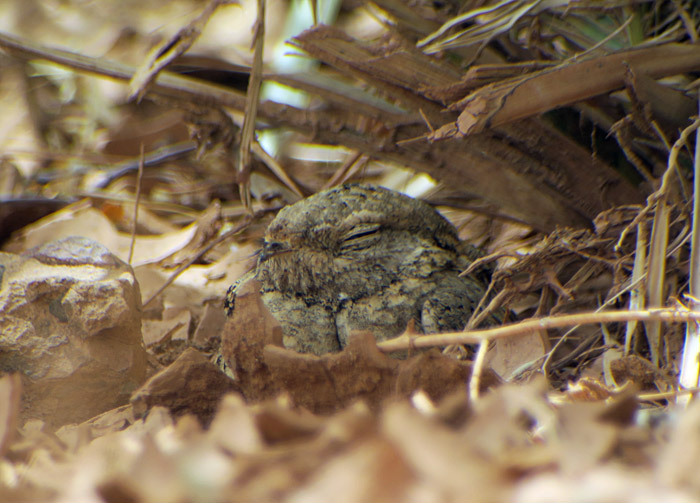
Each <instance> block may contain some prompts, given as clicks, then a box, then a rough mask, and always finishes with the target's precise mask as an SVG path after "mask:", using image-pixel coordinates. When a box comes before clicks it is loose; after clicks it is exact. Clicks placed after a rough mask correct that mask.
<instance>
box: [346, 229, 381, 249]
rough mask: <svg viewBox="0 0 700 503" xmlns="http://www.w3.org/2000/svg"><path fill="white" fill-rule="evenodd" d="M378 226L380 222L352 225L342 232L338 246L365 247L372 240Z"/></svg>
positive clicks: (347, 247) (377, 230)
mask: <svg viewBox="0 0 700 503" xmlns="http://www.w3.org/2000/svg"><path fill="white" fill-rule="evenodd" d="M380 228H381V225H380V224H369V223H365V224H357V225H354V226H352V227H351V228H350V229H349V230H348V231H347V232H346V233H345V234H343V236H342V243H341V245H340V247H341V248H342V249H349V248H365V247H366V246H369V245H370V244H372V243H373V242H374V240H375V238H376V237H377V234H378V232H379V229H380Z"/></svg>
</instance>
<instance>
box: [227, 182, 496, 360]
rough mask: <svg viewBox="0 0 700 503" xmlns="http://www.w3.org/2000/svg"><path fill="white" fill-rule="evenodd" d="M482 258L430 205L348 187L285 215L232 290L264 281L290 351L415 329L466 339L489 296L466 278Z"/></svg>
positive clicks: (231, 298)
mask: <svg viewBox="0 0 700 503" xmlns="http://www.w3.org/2000/svg"><path fill="white" fill-rule="evenodd" d="M474 256H475V249H474V248H473V247H469V245H465V244H464V243H461V242H460V241H459V239H458V237H457V232H456V230H455V228H454V227H453V226H452V224H450V223H449V222H448V221H447V220H445V218H444V217H442V216H441V215H440V214H439V213H438V212H437V211H435V210H434V209H433V208H432V207H430V206H429V205H428V204H426V203H424V202H422V201H419V200H416V199H412V198H410V197H407V196H405V195H402V194H399V193H398V192H394V191H391V190H387V189H383V188H380V187H374V186H370V185H355V184H352V185H343V186H341V187H337V188H334V189H330V190H326V191H323V192H319V193H317V194H315V195H313V196H311V197H309V198H307V199H304V200H302V201H299V202H297V203H295V204H292V205H289V206H286V207H285V208H283V209H282V210H281V211H280V212H279V213H278V214H277V217H276V218H275V219H274V220H273V221H272V223H271V224H270V226H269V227H268V229H267V231H266V233H265V243H264V245H263V248H262V250H261V251H260V255H259V257H258V263H257V266H256V268H255V270H253V271H251V272H250V273H249V274H247V275H246V276H244V277H243V278H242V279H241V280H240V281H238V282H237V283H236V284H234V285H232V286H231V288H230V289H229V292H228V296H227V301H226V308H227V311H228V313H229V314H231V313H232V312H233V309H234V308H235V297H236V290H237V288H238V285H240V284H242V283H243V282H245V281H247V280H248V279H250V278H255V279H257V280H258V281H260V283H261V285H262V287H261V294H262V299H263V302H264V303H265V305H266V306H267V308H268V309H269V310H270V312H271V313H272V314H273V316H274V317H275V318H276V319H277V320H278V321H279V322H280V324H281V326H282V330H283V332H284V344H285V346H286V347H289V348H293V349H296V350H297V351H301V352H308V353H315V354H323V353H327V352H330V351H338V350H340V349H342V348H343V347H344V346H345V345H346V344H347V341H348V337H349V336H350V334H351V332H352V331H354V330H369V331H371V332H372V333H373V334H374V335H375V337H376V338H377V340H385V339H389V338H391V337H395V336H397V335H399V334H401V333H402V332H403V331H404V330H405V328H406V325H407V324H408V322H409V321H410V320H414V321H415V328H416V329H417V330H418V331H423V332H425V333H435V332H444V331H450V330H459V329H462V328H463V327H464V325H465V324H466V322H467V320H468V318H469V316H470V314H471V313H472V311H473V309H474V307H475V306H476V304H477V303H478V302H479V300H480V299H481V297H482V295H483V294H484V291H485V288H484V285H483V284H482V283H481V282H480V281H479V280H478V279H476V278H475V277H465V278H461V277H459V276H458V275H459V273H460V272H461V271H462V270H464V269H465V268H466V267H467V266H468V265H469V263H470V259H469V257H474Z"/></svg>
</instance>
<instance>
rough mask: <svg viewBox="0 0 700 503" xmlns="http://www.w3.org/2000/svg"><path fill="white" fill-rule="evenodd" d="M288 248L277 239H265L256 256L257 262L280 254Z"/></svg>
mask: <svg viewBox="0 0 700 503" xmlns="http://www.w3.org/2000/svg"><path fill="white" fill-rule="evenodd" d="M289 251H290V248H289V246H288V245H286V244H285V243H280V242H279V241H267V240H265V243H264V244H263V247H262V250H260V255H259V256H258V264H260V263H262V262H265V261H266V260H268V259H270V258H272V257H274V256H276V255H280V254H282V253H287V252H289Z"/></svg>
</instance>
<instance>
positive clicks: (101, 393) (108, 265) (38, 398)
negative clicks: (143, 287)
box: [0, 237, 146, 427]
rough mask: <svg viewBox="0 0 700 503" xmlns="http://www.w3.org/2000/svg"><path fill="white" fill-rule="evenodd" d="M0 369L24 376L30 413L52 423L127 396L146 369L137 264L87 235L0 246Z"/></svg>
mask: <svg viewBox="0 0 700 503" xmlns="http://www.w3.org/2000/svg"><path fill="white" fill-rule="evenodd" d="M0 371H4V372H19V373H20V374H21V376H22V383H23V395H22V397H23V399H22V403H23V406H22V416H23V419H29V418H38V419H42V420H44V421H45V422H46V423H47V424H48V425H49V426H51V427H58V426H61V425H63V424H68V423H72V422H81V421H84V420H86V419H89V418H91V417H92V416H94V415H96V414H99V413H101V412H104V411H106V410H108V409H111V408H113V407H116V406H119V405H122V404H124V403H127V402H128V400H129V396H130V394H131V392H132V391H133V390H135V389H136V388H137V387H138V386H139V385H140V384H141V383H142V382H143V380H144V379H145V374H146V353H145V350H144V348H143V343H142V340H141V295H140V292H139V286H138V283H137V282H136V280H135V278H134V274H133V271H132V269H131V267H130V266H129V265H128V264H126V263H124V262H122V261H121V260H119V259H118V258H117V257H115V256H114V255H112V254H111V253H110V252H109V250H107V249H106V248H104V247H103V246H102V245H100V244H98V243H95V242H93V241H90V240H88V239H85V238H80V237H70V238H66V239H62V240H60V241H56V242H53V243H48V244H46V245H43V246H39V247H37V248H33V249H31V250H28V251H26V252H24V253H22V254H21V255H15V254H10V253H2V252H0Z"/></svg>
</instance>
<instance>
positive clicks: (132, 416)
mask: <svg viewBox="0 0 700 503" xmlns="http://www.w3.org/2000/svg"><path fill="white" fill-rule="evenodd" d="M127 4H128V8H126V6H127ZM263 10H266V15H265V16H262V15H261V12H262V11H263ZM305 11H308V12H306V14H307V21H306V24H305V25H304V26H302V27H299V26H298V25H294V23H293V22H292V20H293V19H297V18H299V17H300V16H302V14H303V13H304V12H305ZM0 17H1V18H3V19H6V20H7V22H6V23H4V24H3V26H4V28H3V29H4V30H6V31H3V32H1V33H0V51H1V52H0V64H1V65H2V68H3V71H2V72H1V74H0V100H2V103H3V108H2V109H3V114H2V118H0V124H1V125H2V127H0V142H2V147H3V154H2V161H1V162H0V188H1V189H0V190H1V191H2V192H0V198H1V199H0V239H2V247H3V248H2V249H3V253H0V314H2V316H0V325H2V332H0V371H2V372H4V374H3V376H2V377H1V378H0V455H1V458H0V500H2V501H16V502H39V501H79V502H108V503H112V502H115V503H116V502H124V501H129V502H166V503H167V502H173V503H175V502H178V503H179V502H186V501H192V502H220V501H327V500H332V501H353V502H354V501H404V500H416V501H475V502H480V501H483V502H488V501H515V502H534V501H538V502H548V501H552V502H555V501H557V502H558V501H575V500H576V501H578V500H585V501H601V502H602V501H606V502H607V501H677V502H686V501H688V502H690V501H697V500H698V499H699V498H700V483H699V482H698V478H697V476H696V475H695V474H696V473H697V467H696V465H695V462H696V461H697V460H698V459H700V435H699V434H698V431H700V408H699V406H698V405H697V403H696V402H695V401H693V400H692V396H693V394H694V393H696V392H697V388H698V361H699V360H698V356H697V354H698V351H700V343H699V342H698V334H697V320H698V318H700V315H698V313H697V311H696V310H695V307H696V299H697V298H698V296H700V279H699V278H698V264H700V261H699V260H698V258H697V257H698V256H699V254H700V251H699V250H700V249H699V248H698V246H697V244H698V243H700V238H698V237H697V236H698V231H697V230H696V229H695V226H694V221H693V216H694V215H695V214H696V211H695V208H694V205H695V204H696V203H695V201H697V197H695V196H694V194H695V192H696V191H697V188H696V187H697V184H694V180H697V179H698V177H697V176H694V175H693V171H694V170H696V171H697V170H700V161H699V160H698V157H697V156H696V144H697V140H696V134H697V130H698V125H699V124H700V121H699V120H697V119H696V116H697V115H698V114H697V110H698V99H697V96H698V85H699V84H700V80H698V79H697V75H698V72H700V45H698V36H699V34H700V30H699V29H698V26H699V25H700V8H699V7H698V5H697V3H696V2H694V1H693V0H668V1H643V0H611V1H607V2H596V1H592V0H590V1H588V0H578V1H573V0H561V1H555V0H553V1H547V0H504V1H501V2H489V1H482V0H466V1H456V0H455V1H444V2H434V1H422V0H418V1H414V2H405V1H402V0H375V1H372V2H369V1H364V0H344V1H341V0H336V1H328V2H309V3H307V2H303V1H300V2H286V1H283V0H267V2H265V1H263V0H259V1H258V2H257V3H256V2H254V1H252V0H250V1H241V3H237V2H224V1H223V0H222V1H216V0H214V1H211V2H194V1H192V0H177V1H169V2H126V3H125V2H111V3H102V4H100V7H99V8H98V9H93V8H88V7H87V6H85V5H84V4H83V3H82V2H60V3H54V2H42V1H39V0H33V1H29V2H27V1H22V2H20V1H19V0H18V1H16V2H5V3H4V4H3V5H2V6H0ZM263 19H264V22H263ZM285 40H286V41H288V44H287V45H283V42H284V41H285ZM284 52H295V53H297V54H296V55H295V56H293V57H291V58H290V57H287V58H286V59H285V58H281V57H280V54H281V53H284ZM290 61H291V62H290ZM290 68H291V70H290ZM282 69H285V71H282ZM346 181H364V182H371V183H378V184H382V185H385V186H388V187H390V188H394V189H398V190H408V191H409V192H412V193H416V191H420V192H421V197H423V198H424V199H426V200H427V201H429V202H430V203H432V204H434V205H435V206H437V207H439V208H440V210H441V211H442V213H443V214H444V215H445V216H446V217H447V218H448V219H449V220H451V221H452V222H453V223H454V224H455V226H456V227H457V228H458V229H459V231H460V237H462V238H463V239H465V240H467V241H469V242H471V243H473V244H475V245H478V246H481V247H482V248H483V249H484V250H485V251H486V252H487V256H486V257H484V258H483V259H481V260H480V264H482V265H483V264H484V263H488V264H490V265H491V266H494V267H495V272H494V274H493V277H492V284H491V293H492V294H491V295H490V297H489V299H491V300H490V302H484V305H482V306H481V309H480V313H475V316H474V317H473V318H472V320H471V322H470V323H469V326H468V327H466V328H467V329H468V330H467V331H465V332H458V333H450V334H440V335H437V336H419V335H418V334H415V333H413V332H412V329H411V327H410V326H409V327H407V331H406V333H405V334H404V335H403V336H401V337H400V338H398V339H395V340H392V341H386V342H382V343H379V344H377V343H376V342H375V341H374V339H373V338H372V336H371V333H359V334H356V336H355V337H353V338H352V339H351V343H350V344H349V346H348V347H347V348H346V349H345V350H343V351H342V352H340V353H335V354H329V355H325V356H320V357H318V356H312V355H302V354H297V353H294V352H292V351H290V350H287V349H284V348H283V347H281V344H280V337H281V336H280V328H279V324H277V323H276V321H275V319H274V318H272V317H271V316H270V314H269V313H268V312H267V311H266V309H265V307H264V305H263V304H262V303H261V300H260V297H259V295H258V294H257V292H255V291H251V292H249V294H247V295H244V296H242V298H241V301H240V303H239V304H237V308H236V311H235V315H234V316H233V318H230V319H228V320H227V319H226V317H225V315H224V311H223V299H224V296H225V292H226V289H227V287H228V286H229V285H230V284H231V283H232V282H233V281H234V280H236V279H237V278H239V277H240V276H241V275H242V274H244V273H245V272H246V271H247V270H248V269H249V268H250V267H251V266H252V264H253V263H254V261H255V250H256V249H257V247H258V245H259V241H260V238H261V236H262V233H263V231H264V229H265V227H266V225H267V224H268V223H269V222H270V220H271V218H272V217H273V216H274V213H275V211H276V210H277V209H279V208H280V207H281V206H283V205H285V204H288V203H291V202H294V201H296V200H299V199H300V198H302V197H305V196H308V195H310V194H313V193H315V192H317V191H319V190H321V189H323V188H326V187H331V186H334V185H336V184H339V183H343V182H346ZM427 181H430V182H431V183H430V184H428V183H427ZM426 186H429V188H427V189H426ZM76 235H77V236H82V238H87V239H89V240H91V241H86V240H84V239H76V238H71V237H70V236H76ZM93 242H96V243H100V244H99V245H98V244H96V243H93ZM86 250H87V251H86ZM115 257H118V258H119V259H121V260H122V261H124V262H126V263H128V264H129V266H127V265H126V264H124V263H122V262H120V261H119V260H116V258H115ZM477 266H478V264H477ZM18 285H21V286H18ZM18 292H19V293H18ZM57 292H58V293H57ZM139 296H140V299H141V300H140V301H139V300H138V298H139ZM115 299H118V300H115ZM493 312H499V313H504V314H503V316H504V317H505V323H504V325H503V326H499V327H490V328H484V327H482V326H481V325H480V320H483V319H484V318H485V317H487V316H488V314H489V313H493ZM105 320H109V321H108V322H107V321H105ZM47 327H49V328H47ZM40 328H41V330H44V332H41V330H40ZM35 332H36V333H37V334H38V333H40V332H41V333H45V334H48V335H46V336H41V337H38V338H35V339H31V338H30V337H29V336H28V335H27V334H34V333H35ZM18 334H19V335H18ZM96 337H101V339H100V340H99V341H97V342H95V340H93V338H96ZM222 338H223V339H224V351H225V352H226V353H227V354H230V355H233V356H232V358H234V359H235V361H236V366H237V374H236V379H235V380H231V379H229V378H228V377H226V376H225V375H224V374H223V373H221V372H220V371H219V370H218V368H217V367H216V366H215V365H214V364H213V363H212V358H214V357H215V353H216V352H217V349H218V347H219V342H220V340H221V339H222ZM425 348H431V349H429V350H426V349H425ZM396 351H402V352H403V354H404V355H407V356H406V357H405V358H400V359H397V358H392V357H390V356H389V355H390V354H391V353H392V352H396Z"/></svg>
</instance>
